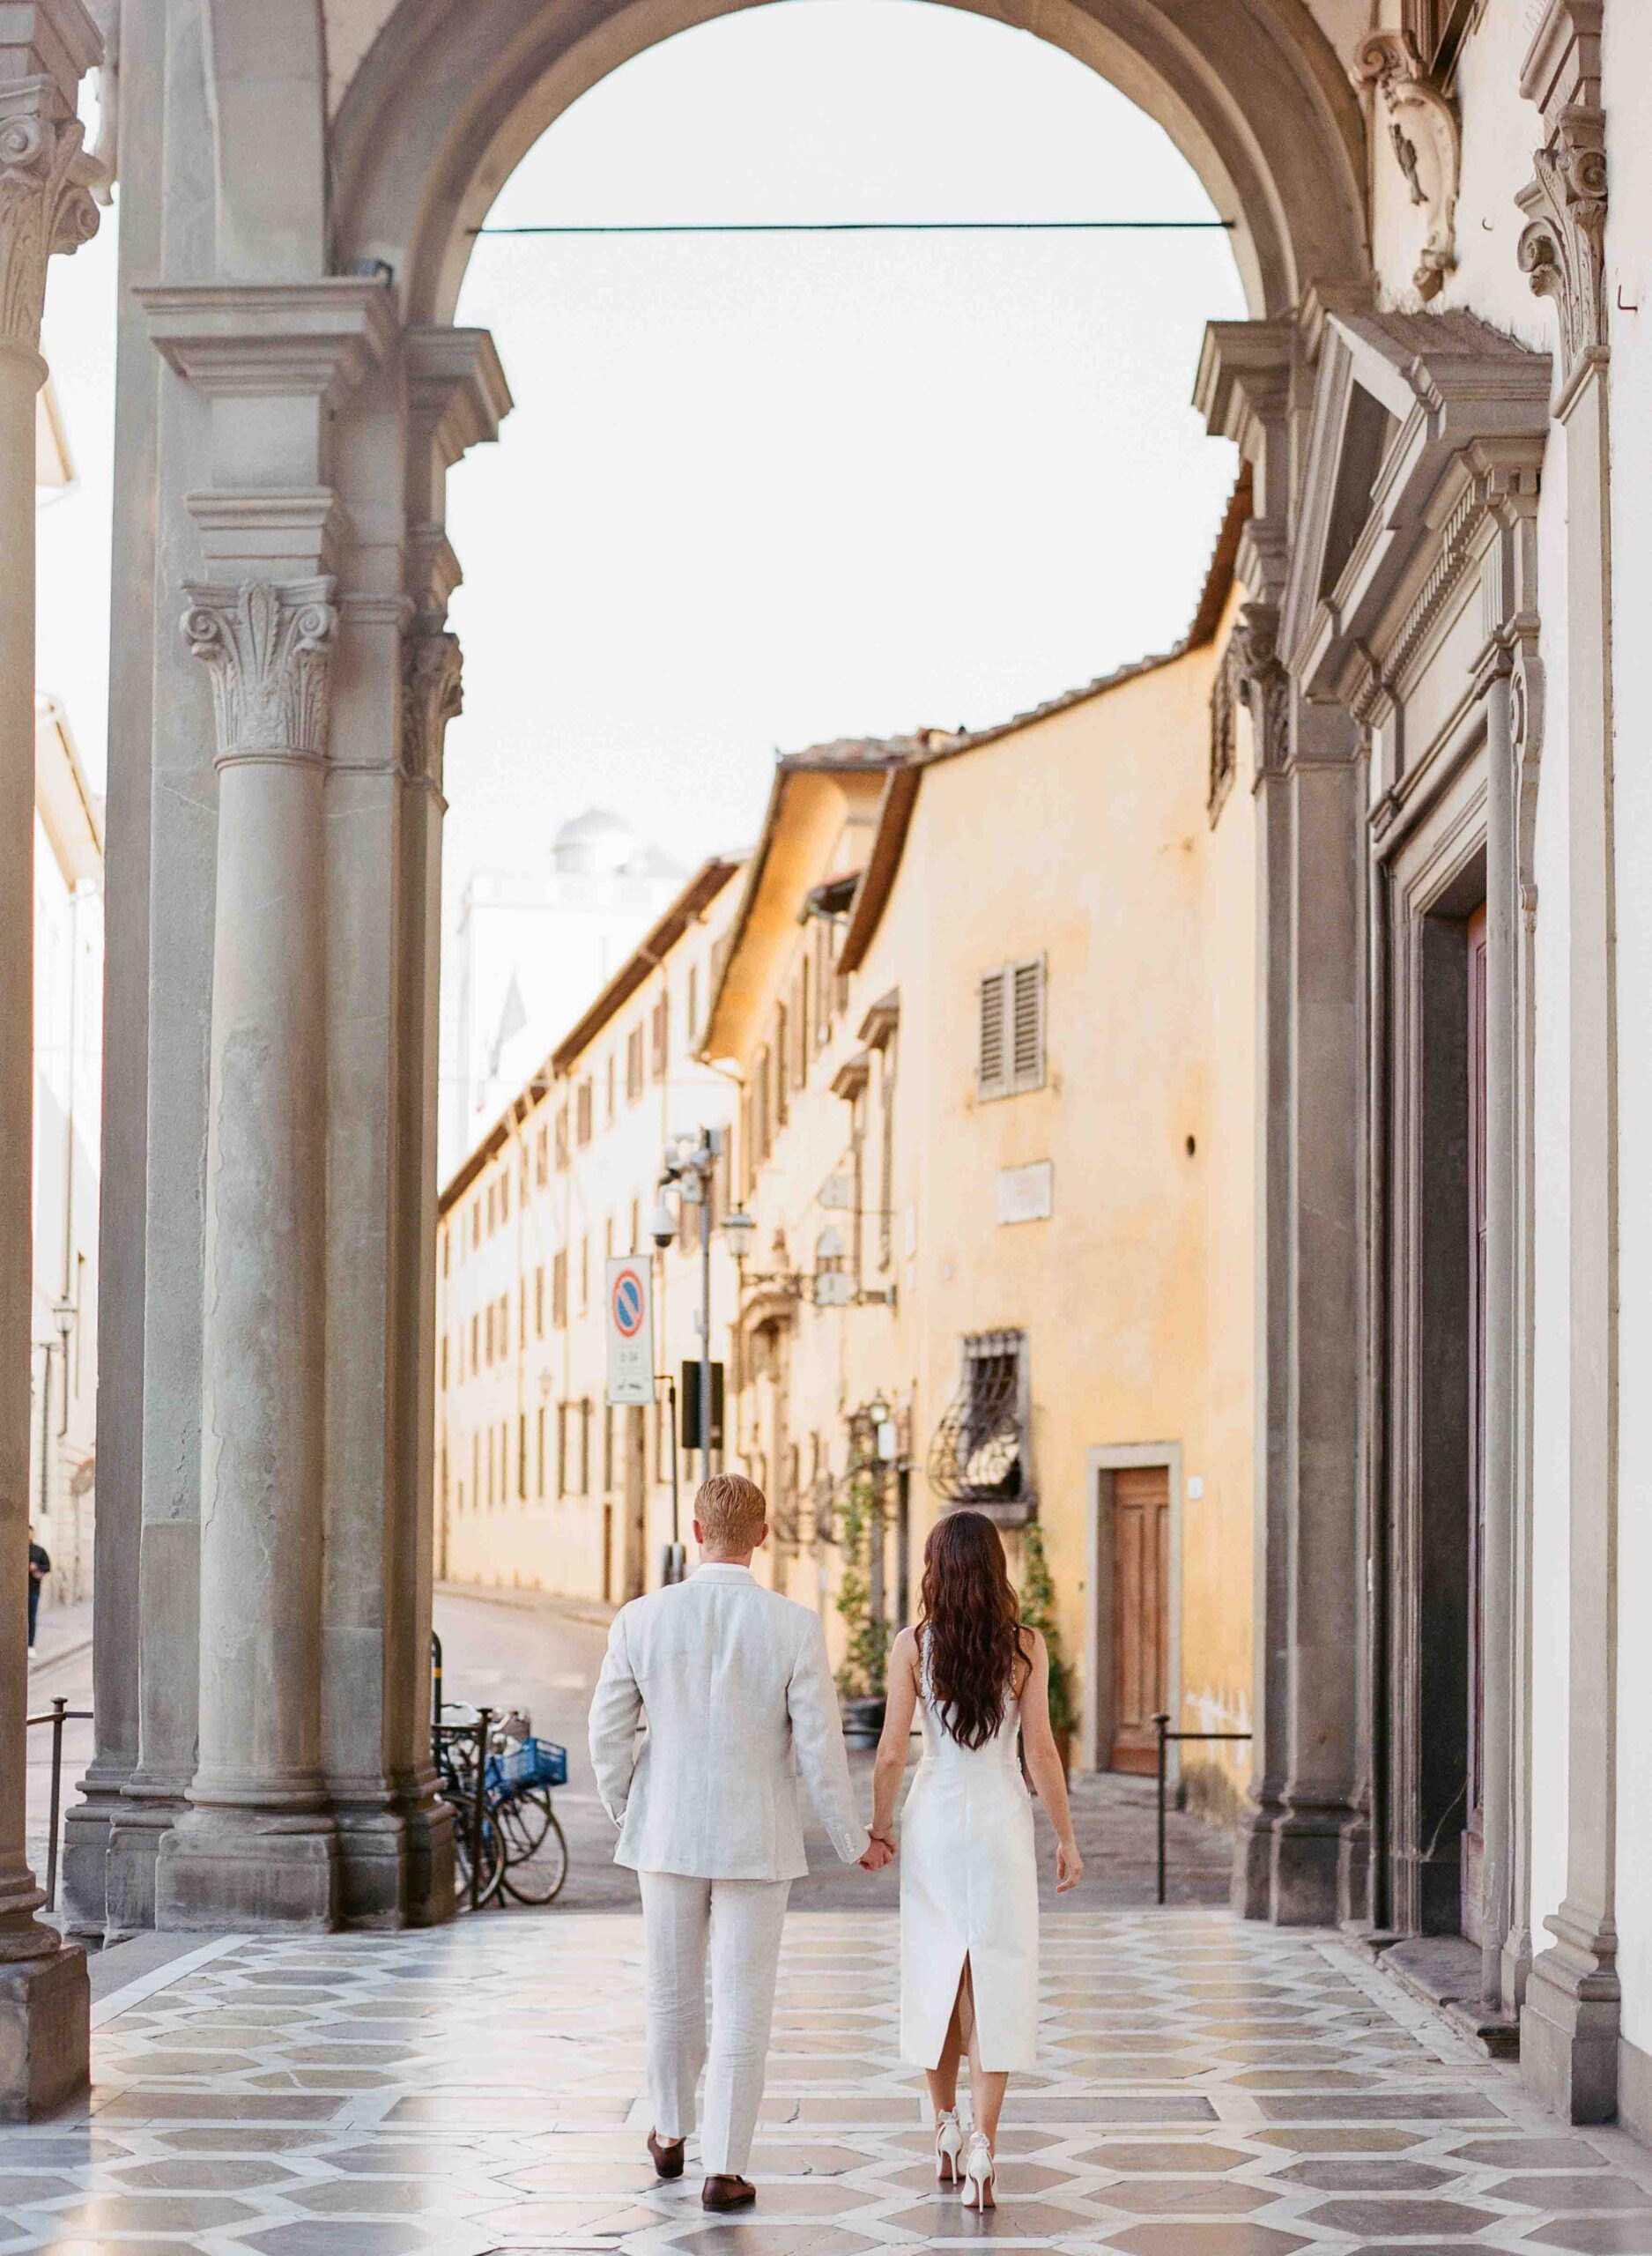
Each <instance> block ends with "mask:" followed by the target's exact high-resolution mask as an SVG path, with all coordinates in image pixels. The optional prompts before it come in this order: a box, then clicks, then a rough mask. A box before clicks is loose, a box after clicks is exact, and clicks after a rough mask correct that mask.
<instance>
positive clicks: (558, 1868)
mask: <svg viewBox="0 0 1652 2256" xmlns="http://www.w3.org/2000/svg"><path fill="white" fill-rule="evenodd" d="M536 1799H537V1798H536ZM527 1800H529V1797H528V1796H526V1795H523V1796H522V1797H520V1798H519V1799H518V1800H513V1801H507V1802H506V1803H504V1804H503V1805H502V1806H501V1807H500V1810H499V1811H498V1813H497V1814H498V1817H499V1829H500V1836H501V1837H502V1838H503V1841H504V1844H505V1869H504V1872H503V1874H502V1875H501V1880H502V1884H503V1887H504V1891H505V1893H506V1895H507V1896H512V1897H514V1898H515V1901H516V1902H517V1903H518V1904H550V1903H552V1902H554V1900H555V1898H556V1897H557V1896H559V1895H560V1894H561V1892H562V1883H563V1881H565V1880H566V1879H567V1876H568V1844H567V1840H566V1839H565V1838H564V1837H563V1832H562V1828H561V1827H560V1825H559V1824H558V1822H557V1816H556V1812H555V1811H554V1810H553V1809H552V1807H551V1797H550V1795H549V1794H546V1795H545V1797H544V1807H543V1814H544V1825H543V1826H540V1825H539V1823H538V1819H539V1816H540V1814H541V1813H540V1812H539V1811H538V1810H536V1809H529V1808H524V1807H522V1803H523V1802H525V1801H527Z"/></svg>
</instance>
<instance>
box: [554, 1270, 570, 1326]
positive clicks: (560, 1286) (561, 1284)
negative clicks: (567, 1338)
mask: <svg viewBox="0 0 1652 2256" xmlns="http://www.w3.org/2000/svg"><path fill="white" fill-rule="evenodd" d="M567 1320H568V1258H567V1253H566V1252H561V1253H556V1254H553V1255H552V1258H551V1321H552V1324H554V1325H555V1326H556V1328H557V1330H558V1331H559V1332H560V1331H561V1330H562V1329H563V1328H564V1326H565V1325H567Z"/></svg>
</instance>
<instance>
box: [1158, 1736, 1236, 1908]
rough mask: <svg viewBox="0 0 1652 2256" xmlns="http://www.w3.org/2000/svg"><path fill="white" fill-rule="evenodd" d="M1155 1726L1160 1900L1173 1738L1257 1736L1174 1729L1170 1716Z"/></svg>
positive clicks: (1227, 1738) (1203, 1738) (1162, 1882)
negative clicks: (1157, 1742)
mask: <svg viewBox="0 0 1652 2256" xmlns="http://www.w3.org/2000/svg"><path fill="white" fill-rule="evenodd" d="M1153 1728H1154V1729H1155V1730H1156V1731H1157V1733H1159V1902H1160V1903H1161V1904H1162V1903H1163V1902H1164V1900H1165V1771H1166V1763H1167V1753H1168V1749H1169V1746H1170V1742H1171V1740H1173V1739H1174V1740H1178V1741H1180V1740H1184V1739H1195V1740H1225V1741H1226V1740H1250V1739H1254V1738H1255V1737H1256V1733H1254V1732H1248V1731H1172V1730H1171V1728H1170V1718H1169V1717H1168V1716H1155V1717H1154V1718H1153Z"/></svg>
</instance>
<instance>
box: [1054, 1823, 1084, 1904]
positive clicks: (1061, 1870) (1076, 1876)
mask: <svg viewBox="0 0 1652 2256" xmlns="http://www.w3.org/2000/svg"><path fill="white" fill-rule="evenodd" d="M1083 1878H1084V1859H1083V1858H1082V1857H1081V1856H1080V1855H1079V1853H1078V1843H1077V1841H1075V1840H1073V1839H1072V1838H1071V1837H1069V1838H1068V1839H1066V1840H1065V1841H1058V1842H1057V1843H1056V1895H1057V1896H1065V1895H1066V1893H1067V1891H1068V1889H1072V1888H1077V1887H1078V1883H1079V1881H1081V1880H1082V1879H1083Z"/></svg>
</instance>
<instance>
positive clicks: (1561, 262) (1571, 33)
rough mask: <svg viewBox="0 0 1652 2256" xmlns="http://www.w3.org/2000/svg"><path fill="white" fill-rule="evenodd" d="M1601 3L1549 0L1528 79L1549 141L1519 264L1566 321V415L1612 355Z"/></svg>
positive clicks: (1527, 195) (1536, 160) (1524, 83)
mask: <svg viewBox="0 0 1652 2256" xmlns="http://www.w3.org/2000/svg"><path fill="white" fill-rule="evenodd" d="M1601 18H1602V11H1601V4H1600V0H1549V5H1548V7H1547V9H1546V10H1545V13H1544V17H1543V19H1542V21H1541V23H1540V24H1539V25H1538V27H1537V34H1536V36H1535V37H1534V39H1533V40H1532V43H1531V47H1530V51H1529V53H1528V54H1527V56H1526V60H1525V63H1524V66H1523V68H1522V71H1521V79H1520V90H1521V93H1522V94H1523V95H1524V96H1525V97H1526V99H1527V100H1528V101H1533V102H1536V103H1537V107H1538V108H1539V109H1540V110H1541V111H1542V113H1543V124H1544V131H1545V135H1546V138H1545V142H1544V145H1543V146H1542V148H1541V149H1539V150H1537V152H1535V154H1534V156H1533V158H1532V178H1531V179H1530V181H1528V182H1527V183H1526V185H1525V187H1524V188H1522V189H1521V190H1520V192H1519V194H1518V195H1517V196H1516V197H1515V202H1516V204H1519V206H1520V208H1521V210H1522V211H1523V212H1524V213H1525V214H1526V225H1525V226H1524V227H1523V228H1522V230H1521V236H1520V248H1519V253H1518V256H1519V260H1520V269H1521V271H1522V274H1525V275H1526V276H1528V277H1529V278H1530V283H1531V286H1532V289H1533V290H1534V291H1535V292H1536V293H1537V296H1538V297H1540V298H1552V299H1553V301H1554V303H1555V310H1556V311H1557V313H1558V314H1559V319H1560V410H1559V412H1563V411H1564V406H1565V403H1566V401H1567V398H1568V397H1570V396H1571V395H1572V393H1573V391H1574V388H1575V386H1576V384H1577V383H1578V382H1579V381H1580V379H1581V378H1582V375H1584V374H1585V372H1586V371H1587V370H1588V369H1589V368H1590V367H1593V366H1595V365H1596V362H1598V361H1600V360H1604V357H1605V353H1606V260H1605V243H1606V113H1605V111H1604V109H1603V108H1602V107H1601V100H1600V45H1601Z"/></svg>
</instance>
